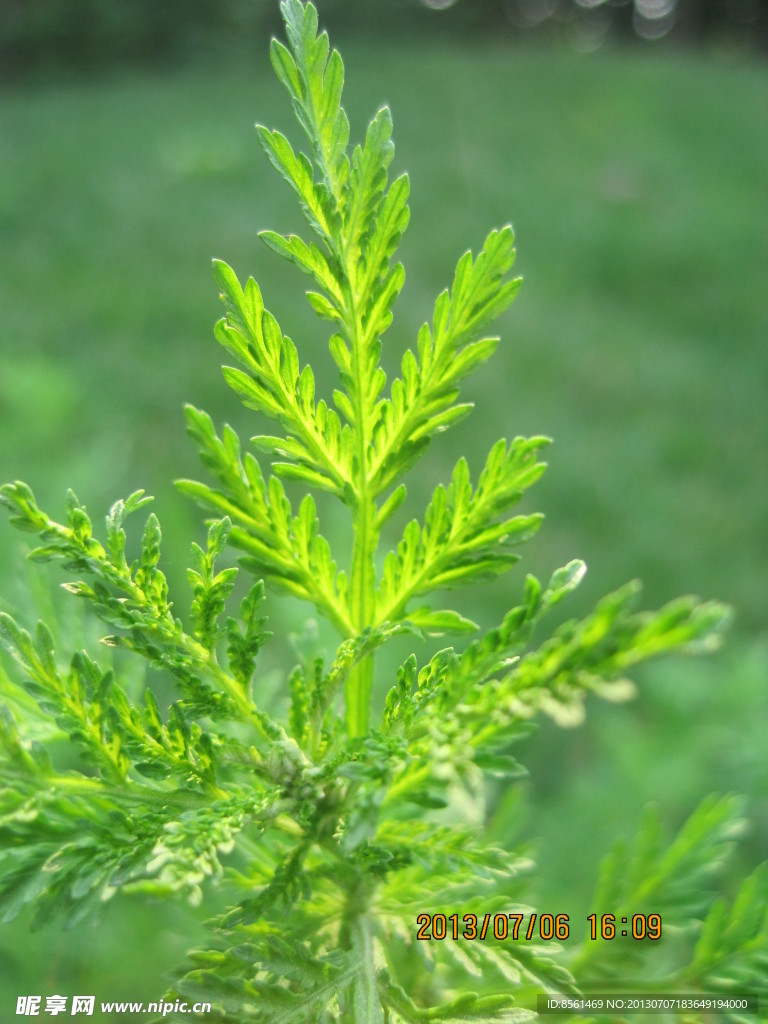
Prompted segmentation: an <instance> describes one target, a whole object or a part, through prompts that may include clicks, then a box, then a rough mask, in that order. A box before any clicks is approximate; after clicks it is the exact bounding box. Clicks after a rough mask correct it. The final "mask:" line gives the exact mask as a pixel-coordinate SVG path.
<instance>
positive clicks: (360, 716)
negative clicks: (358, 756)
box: [342, 257, 378, 739]
mask: <svg viewBox="0 0 768 1024" xmlns="http://www.w3.org/2000/svg"><path fill="white" fill-rule="evenodd" d="M342 263H343V265H344V268H345V274H346V278H347V289H346V306H347V317H346V329H347V336H348V339H349V342H350V345H351V350H352V366H353V378H354V379H353V389H352V391H353V393H352V395H351V398H352V402H353V405H354V409H355V418H356V435H357V438H356V440H357V481H356V483H357V505H356V507H355V519H354V541H353V546H352V574H351V581H350V612H351V616H352V621H353V623H354V626H355V629H356V631H357V633H358V634H360V633H362V632H363V631H364V630H366V629H367V628H368V627H369V626H371V625H372V623H373V615H374V609H373V604H374V593H375V573H374V565H373V557H374V552H375V551H376V547H377V544H378V532H377V530H376V505H375V502H374V500H373V498H372V497H371V496H370V494H369V483H368V461H369V452H368V448H369V444H370V426H369V423H368V395H367V393H366V392H367V387H366V375H367V369H366V352H365V332H364V328H363V323H362V320H361V317H360V315H359V313H358V310H357V303H356V297H355V289H354V285H353V283H352V282H353V280H354V277H353V273H352V272H351V268H350V267H349V266H348V261H347V260H346V258H345V257H344V258H343V259H342ZM372 685H373V658H372V657H371V656H368V657H367V658H364V659H363V660H362V661H361V662H360V664H359V665H358V666H357V667H356V668H355V669H354V671H353V672H351V673H350V676H349V679H348V680H347V684H346V689H345V696H346V725H347V735H348V736H349V738H350V739H360V738H361V737H363V736H365V735H366V734H367V732H368V728H369V724H370V703H371V688H372Z"/></svg>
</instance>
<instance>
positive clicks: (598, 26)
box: [0, 0, 768, 77]
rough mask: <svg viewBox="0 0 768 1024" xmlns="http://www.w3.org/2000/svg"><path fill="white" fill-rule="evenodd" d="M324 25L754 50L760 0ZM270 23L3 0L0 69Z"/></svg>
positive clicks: (434, 12)
mask: <svg viewBox="0 0 768 1024" xmlns="http://www.w3.org/2000/svg"><path fill="white" fill-rule="evenodd" d="M326 7H327V11H326V12H325V18H326V20H327V22H328V24H329V25H330V26H331V28H332V29H333V30H334V31H338V32H341V33H344V32H347V33H349V32H360V31H362V32H370V31H371V30H375V31H376V32H377V33H383V34H384V35H385V36H389V37H390V38H394V37H397V36H404V35H409V34H416V35H418V36H422V37H426V38H429V37H430V36H434V34H435V33H438V34H439V35H441V36H443V37H445V36H451V35H455V36H456V37H458V38H464V37H465V36H466V33H467V32H470V33H474V34H477V35H480V36H482V35H493V36H495V37H498V36H499V34H501V36H502V38H503V37H507V38H508V39H509V40H510V41H511V40H515V39H518V40H519V39H526V38H528V37H531V38H539V37H541V36H544V37H549V38H553V37H555V38H556V37H560V38H563V39H566V40H568V41H569V42H571V43H572V44H573V45H575V46H576V47H577V48H579V49H582V50H583V49H586V50H591V49H596V48H598V47H600V46H601V45H602V44H604V43H606V42H608V41H609V40H611V39H625V40H627V39H633V38H635V39H643V40H645V41H656V40H660V39H663V38H665V37H670V38H671V39H674V40H677V41H683V42H688V43H690V42H693V43H701V42H715V43H722V44H725V45H729V46H733V45H737V46H741V47H746V48H758V47H762V48H765V46H766V44H767V43H768V16H767V15H766V11H765V5H764V4H761V2H760V0H375V2H370V3H357V2H355V0H329V3H328V4H326ZM278 25H279V18H278V5H277V3H276V2H273V0H216V2H215V3H214V2H212V0H166V2H165V3H154V2H153V0H56V2H52V0H4V3H3V4H2V5H1V6H0V75H2V76H4V77H14V76H16V75H19V74H23V73H25V72H29V71H34V72H41V71H42V72H50V71H51V70H56V69H64V68H66V69H68V70H70V71H75V72H78V73H80V72H82V71H84V70H85V71H95V70H101V69H112V68H114V67H115V66H116V65H118V64H121V63H126V62H129V63H130V62H132V63H139V64H146V63H156V62H159V61H163V62H167V61H168V60H169V59H176V58H180V57H185V56H189V54H190V53H195V52H199V51H202V50H207V51H208V52H211V51H212V50H214V51H215V50H218V51H224V50H227V51H228V52H230V53H231V52H232V51H233V50H240V51H251V50H252V48H253V44H254V40H257V39H263V38H264V37H265V36H268V35H269V34H270V33H271V32H273V31H275V30H276V29H277V28H278Z"/></svg>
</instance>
